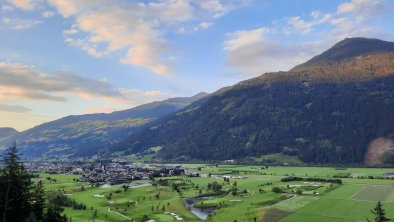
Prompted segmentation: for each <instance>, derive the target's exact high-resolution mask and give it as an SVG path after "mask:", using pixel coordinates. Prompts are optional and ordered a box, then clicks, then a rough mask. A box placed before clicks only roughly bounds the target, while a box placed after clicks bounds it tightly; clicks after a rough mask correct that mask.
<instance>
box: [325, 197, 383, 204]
mask: <svg viewBox="0 0 394 222" xmlns="http://www.w3.org/2000/svg"><path fill="white" fill-rule="evenodd" d="M320 198H322V199H331V200H351V201H359V202H373V203H376V201H373V200H357V199H341V198H334V197H320Z"/></svg>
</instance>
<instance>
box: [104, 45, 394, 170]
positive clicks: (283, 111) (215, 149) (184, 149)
mask: <svg viewBox="0 0 394 222" xmlns="http://www.w3.org/2000/svg"><path fill="white" fill-rule="evenodd" d="M365 41H366V42H365ZM376 41H377V42H378V43H379V44H376V45H377V46H376V48H374V47H371V45H373V44H375V42H376ZM349 44H350V45H351V46H352V47H349ZM364 44H365V45H368V47H367V48H365V49H364V50H360V47H361V48H362V47H363V45H364ZM382 44H383V45H385V44H386V46H387V47H384V46H382ZM393 44H394V43H387V42H383V41H380V40H368V39H361V41H360V39H353V40H352V39H350V40H349V39H346V40H344V41H343V42H340V43H338V44H337V45H336V46H334V47H333V48H332V49H330V50H328V51H327V52H325V53H323V54H322V55H320V57H319V56H318V57H315V58H314V59H312V60H311V61H312V62H307V63H305V64H304V65H301V66H297V67H295V68H294V69H293V70H291V71H289V72H279V73H268V74H264V75H262V76H260V77H257V78H254V79H251V80H247V81H244V82H241V83H239V84H237V85H235V86H233V87H232V88H231V89H227V90H225V91H224V92H221V93H214V94H213V95H211V96H210V97H209V98H206V99H204V100H203V101H199V102H197V103H194V104H192V105H190V106H188V107H186V108H185V109H183V110H182V111H179V112H177V113H174V114H172V115H169V116H166V117H164V118H161V119H159V120H158V121H155V122H153V123H151V124H149V125H148V127H147V128H146V129H144V130H142V131H141V132H139V133H136V134H134V135H132V136H131V137H129V138H128V139H127V140H126V141H124V142H122V143H120V144H117V145H116V146H115V147H112V150H111V151H115V150H124V149H125V150H126V153H137V152H141V151H143V150H145V149H147V148H149V147H153V146H162V147H163V148H162V149H161V150H160V152H159V153H158V157H159V158H162V159H171V160H190V159H194V160H210V159H216V160H227V159H238V158H243V157H247V156H259V155H263V154H268V153H277V152H281V151H283V150H287V151H288V150H291V151H292V154H293V155H298V156H299V158H300V159H301V160H303V161H305V162H307V163H362V162H363V161H364V155H365V152H366V150H367V147H368V144H369V143H370V142H371V141H372V140H374V139H375V138H380V137H383V138H391V139H394V124H393V123H394V114H393V112H392V111H393V110H394V75H392V74H393V73H394V52H393V50H392V48H393ZM355 47H356V48H357V47H358V48H357V50H355V51H354V52H347V53H343V52H342V53H338V51H340V52H341V51H343V49H346V50H350V49H352V48H355ZM385 48H386V49H387V50H385ZM346 50H345V51H346ZM335 55H338V57H335ZM343 55H351V57H349V56H343ZM317 58H318V59H317ZM325 58H327V59H326V60H325ZM335 58H336V59H335ZM314 60H316V61H318V62H316V63H313V61H314ZM322 70H324V71H322ZM389 159H390V158H389Z"/></svg>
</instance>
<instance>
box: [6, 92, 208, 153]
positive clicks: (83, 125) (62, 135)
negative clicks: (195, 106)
mask: <svg viewBox="0 0 394 222" xmlns="http://www.w3.org/2000/svg"><path fill="white" fill-rule="evenodd" d="M204 96H206V93H200V94H197V95H195V96H193V97H185V98H171V99H167V100H164V101H160V102H152V103H148V104H145V105H141V106H138V107H135V108H132V109H128V110H123V111H117V112H113V113H110V114H103V113H100V114H87V115H77V116H67V117H64V118H61V119H59V120H55V121H51V122H48V123H44V124H42V125H39V126H36V127H34V128H32V129H29V130H26V131H24V132H21V133H19V134H17V135H15V136H12V137H9V138H8V139H7V140H5V141H3V142H2V144H3V146H7V144H10V143H12V141H14V140H16V141H17V143H18V147H20V148H21V150H22V152H23V153H24V155H25V156H27V157H33V156H38V157H39V156H47V157H51V156H60V155H74V156H83V155H92V154H96V153H97V148H98V147H102V146H106V145H109V144H112V143H115V142H118V141H119V140H121V139H123V138H126V137H128V136H129V135H131V134H132V133H134V132H136V131H138V130H139V129H141V127H142V126H144V125H145V124H147V123H149V122H151V121H152V120H155V119H157V118H159V117H162V116H164V115H167V114H169V113H172V112H175V111H177V110H180V109H182V108H183V107H185V106H187V105H189V104H190V103H192V102H193V101H195V100H198V99H200V98H202V97H204Z"/></svg>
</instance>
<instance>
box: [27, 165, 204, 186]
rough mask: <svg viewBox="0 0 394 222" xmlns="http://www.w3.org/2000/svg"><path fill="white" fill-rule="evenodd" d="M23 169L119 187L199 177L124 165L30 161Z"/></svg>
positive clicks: (175, 169)
mask: <svg viewBox="0 0 394 222" xmlns="http://www.w3.org/2000/svg"><path fill="white" fill-rule="evenodd" d="M25 167H26V169H27V171H28V172H29V173H31V174H38V173H48V174H66V175H81V177H80V179H79V182H89V183H91V184H97V185H100V184H110V185H116V184H122V183H128V182H130V181H131V180H151V179H153V178H155V177H169V176H187V177H191V176H193V177H196V176H200V175H199V173H196V172H192V171H190V170H191V169H189V170H187V169H186V168H185V167H183V166H170V165H164V164H142V163H127V162H112V161H111V162H94V161H92V162H62V161H59V162H31V163H26V164H25Z"/></svg>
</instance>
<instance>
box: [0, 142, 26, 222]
mask: <svg viewBox="0 0 394 222" xmlns="http://www.w3.org/2000/svg"><path fill="white" fill-rule="evenodd" d="M2 163H3V168H2V169H1V171H0V216H1V220H2V221H3V222H6V221H24V220H25V219H27V218H28V217H29V216H30V213H31V205H30V200H31V193H30V188H31V179H30V175H29V174H28V173H27V171H26V169H25V167H24V166H23V163H22V162H21V161H20V155H19V154H18V150H17V148H16V143H14V144H13V146H11V147H10V148H9V149H8V150H7V153H6V154H5V155H4V156H3V158H2Z"/></svg>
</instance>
